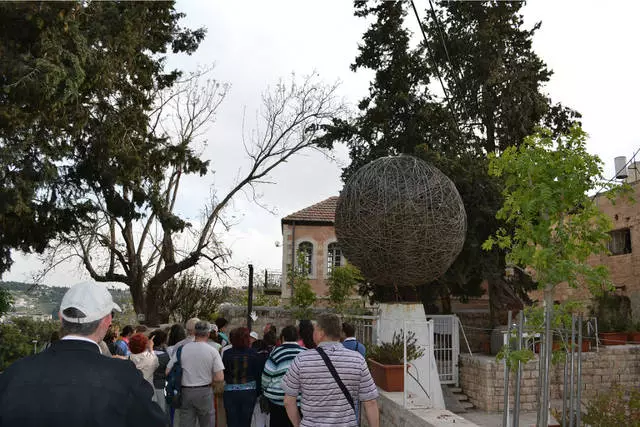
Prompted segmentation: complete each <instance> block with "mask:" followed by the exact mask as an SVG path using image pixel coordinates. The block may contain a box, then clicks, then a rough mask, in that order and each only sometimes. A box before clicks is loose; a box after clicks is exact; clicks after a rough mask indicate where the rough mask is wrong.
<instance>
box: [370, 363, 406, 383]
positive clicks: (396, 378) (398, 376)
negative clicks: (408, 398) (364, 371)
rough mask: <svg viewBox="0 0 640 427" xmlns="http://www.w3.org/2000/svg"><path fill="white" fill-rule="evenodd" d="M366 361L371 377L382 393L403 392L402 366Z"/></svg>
mask: <svg viewBox="0 0 640 427" xmlns="http://www.w3.org/2000/svg"><path fill="white" fill-rule="evenodd" d="M368 360H369V368H370V370H371V376H372V377H373V381H374V382H375V383H376V385H377V386H378V387H380V388H381V389H383V390H384V391H404V372H403V368H404V365H383V364H382V363H378V362H376V361H375V360H373V359H368Z"/></svg>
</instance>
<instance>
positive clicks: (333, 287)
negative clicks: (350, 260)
mask: <svg viewBox="0 0 640 427" xmlns="http://www.w3.org/2000/svg"><path fill="white" fill-rule="evenodd" d="M327 282H328V285H329V305H330V306H331V307H333V308H334V309H336V311H338V312H343V311H344V308H345V303H346V302H347V299H348V298H349V297H350V296H351V295H353V291H354V290H356V289H358V286H359V285H361V284H362V283H363V282H364V277H362V274H361V273H360V270H358V267H356V266H355V265H353V264H345V265H341V266H339V267H334V268H333V270H331V275H330V276H329V279H328V280H327Z"/></svg>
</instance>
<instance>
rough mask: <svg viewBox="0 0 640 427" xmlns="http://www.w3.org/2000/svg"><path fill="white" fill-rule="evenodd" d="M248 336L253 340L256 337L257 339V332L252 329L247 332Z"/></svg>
mask: <svg viewBox="0 0 640 427" xmlns="http://www.w3.org/2000/svg"><path fill="white" fill-rule="evenodd" d="M249 336H250V337H251V338H253V339H254V340H257V339H258V333H257V332H256V331H252V332H251V333H250V334H249Z"/></svg>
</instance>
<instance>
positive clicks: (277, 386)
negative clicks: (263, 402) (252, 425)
mask: <svg viewBox="0 0 640 427" xmlns="http://www.w3.org/2000/svg"><path fill="white" fill-rule="evenodd" d="M280 339H281V340H282V345H280V346H279V347H276V348H275V349H274V350H273V351H272V352H271V354H270V355H269V358H268V359H267V362H266V363H265V365H264V371H262V393H263V394H264V396H265V397H266V398H267V399H269V414H270V420H271V421H270V425H271V426H273V427H290V426H291V421H289V417H287V411H286V410H285V409H284V391H282V378H283V377H284V374H286V373H287V371H288V370H289V366H290V365H291V362H293V359H295V357H296V356H297V355H298V353H300V352H302V351H305V350H306V349H305V348H304V347H302V346H300V345H299V344H298V343H297V341H298V331H297V330H296V327H295V326H285V327H284V328H283V329H282V332H281V333H280Z"/></svg>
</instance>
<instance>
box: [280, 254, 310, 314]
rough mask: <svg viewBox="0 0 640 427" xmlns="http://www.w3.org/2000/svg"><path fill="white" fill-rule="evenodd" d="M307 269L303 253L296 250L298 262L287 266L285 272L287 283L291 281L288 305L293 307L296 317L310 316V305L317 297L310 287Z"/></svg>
mask: <svg viewBox="0 0 640 427" xmlns="http://www.w3.org/2000/svg"><path fill="white" fill-rule="evenodd" d="M308 271H309V264H308V263H307V261H306V258H305V254H304V252H301V251H298V262H297V263H296V265H295V266H291V267H289V271H288V272H287V283H291V284H292V287H293V294H292V295H291V303H290V307H291V308H292V309H293V315H294V316H295V317H296V318H298V319H309V318H310V317H311V307H312V306H313V304H314V303H315V302H316V299H317V297H316V294H315V292H313V289H311V283H310V282H309V276H308V274H307V272H308Z"/></svg>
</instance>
